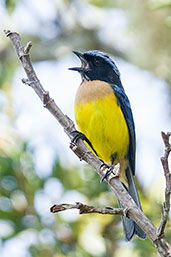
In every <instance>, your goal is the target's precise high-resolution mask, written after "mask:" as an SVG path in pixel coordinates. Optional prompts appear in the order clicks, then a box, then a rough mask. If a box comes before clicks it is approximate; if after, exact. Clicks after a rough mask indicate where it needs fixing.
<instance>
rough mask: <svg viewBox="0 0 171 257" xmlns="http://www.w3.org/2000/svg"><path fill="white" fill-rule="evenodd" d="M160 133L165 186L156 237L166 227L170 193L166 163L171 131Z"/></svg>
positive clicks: (167, 164)
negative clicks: (162, 143)
mask: <svg viewBox="0 0 171 257" xmlns="http://www.w3.org/2000/svg"><path fill="white" fill-rule="evenodd" d="M161 134H162V138H163V142H164V145H165V153H164V156H163V157H161V162H162V165H163V170H164V176H165V180H166V187H165V200H164V203H163V213H162V217H161V221H160V226H159V228H158V230H157V235H158V237H161V236H163V235H164V229H165V227H166V223H167V220H168V215H169V210H170V193H171V173H170V171H169V163H168V158H169V154H170V152H171V144H170V143H169V137H170V136H171V133H167V134H165V133H164V132H162V133H161Z"/></svg>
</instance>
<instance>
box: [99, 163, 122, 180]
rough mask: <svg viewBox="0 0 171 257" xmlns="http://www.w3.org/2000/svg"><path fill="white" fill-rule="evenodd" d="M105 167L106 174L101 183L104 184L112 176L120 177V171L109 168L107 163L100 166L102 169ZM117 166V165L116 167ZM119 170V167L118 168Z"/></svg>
mask: <svg viewBox="0 0 171 257" xmlns="http://www.w3.org/2000/svg"><path fill="white" fill-rule="evenodd" d="M103 166H105V167H106V168H107V171H106V173H105V174H104V175H103V176H102V178H101V179H100V183H102V182H103V181H104V180H105V179H106V178H107V177H108V176H109V175H110V174H113V177H114V178H115V177H118V176H119V172H118V170H116V169H115V166H108V165H107V164H105V163H102V164H101V166H100V169H101V168H102V167H103ZM116 166H117V165H116ZM117 168H118V167H117Z"/></svg>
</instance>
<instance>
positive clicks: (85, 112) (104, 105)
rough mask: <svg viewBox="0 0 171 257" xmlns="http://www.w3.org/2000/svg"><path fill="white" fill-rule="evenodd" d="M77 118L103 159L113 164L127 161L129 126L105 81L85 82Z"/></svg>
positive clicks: (76, 114) (80, 88) (76, 113)
mask: <svg viewBox="0 0 171 257" xmlns="http://www.w3.org/2000/svg"><path fill="white" fill-rule="evenodd" d="M74 109H75V119H76V122H77V125H78V129H79V131H80V132H82V133H84V134H85V135H86V137H87V138H88V139H89V140H90V142H91V143H92V145H93V147H94V149H95V150H96V152H97V153H98V155H99V157H100V158H101V159H102V160H103V161H105V162H108V163H110V162H111V156H112V155H114V154H115V155H116V157H117V160H118V161H120V160H122V159H124V158H125V156H126V155H127V153H128V147H129V133H128V128H127V124H126V121H125V118H124V115H123V113H122V110H121V109H120V106H119V105H118V103H117V98H116V96H115V94H114V91H113V89H112V88H111V86H110V85H109V84H108V83H106V82H102V81H97V80H96V81H88V82H84V83H83V84H82V85H81V86H80V87H79V89H78V91H77V94H76V98H75V108H74Z"/></svg>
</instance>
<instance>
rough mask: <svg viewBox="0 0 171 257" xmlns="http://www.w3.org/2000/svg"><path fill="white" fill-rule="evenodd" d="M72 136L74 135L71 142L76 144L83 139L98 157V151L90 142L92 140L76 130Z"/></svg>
mask: <svg viewBox="0 0 171 257" xmlns="http://www.w3.org/2000/svg"><path fill="white" fill-rule="evenodd" d="M72 134H73V136H74V137H73V139H72V140H71V143H74V144H76V143H77V141H78V140H79V139H82V140H83V141H85V142H86V143H87V144H88V145H89V146H90V147H91V149H92V150H93V152H94V153H95V154H96V155H97V156H98V154H97V152H96V150H95V149H94V147H93V145H92V143H91V142H90V140H89V139H88V138H87V137H86V136H85V135H84V134H83V133H81V132H79V131H78V130H75V131H73V132H72Z"/></svg>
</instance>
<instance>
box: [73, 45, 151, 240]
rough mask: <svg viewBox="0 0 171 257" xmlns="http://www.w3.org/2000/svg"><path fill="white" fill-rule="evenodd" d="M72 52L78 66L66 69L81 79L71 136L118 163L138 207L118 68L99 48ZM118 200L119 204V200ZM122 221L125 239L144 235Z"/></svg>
mask: <svg viewBox="0 0 171 257" xmlns="http://www.w3.org/2000/svg"><path fill="white" fill-rule="evenodd" d="M73 53H74V54H75V55H76V56H77V57H78V58H79V59H80V61H81V67H73V68H69V70H72V71H77V72H79V73H80V75H81V79H82V81H81V84H80V86H79V88H78V90H77V93H76V97H75V103H74V114H75V120H76V123H77V127H78V133H77V134H76V135H75V138H77V139H78V138H79V137H80V138H82V139H83V140H85V142H86V144H87V146H88V147H89V148H90V149H91V150H92V151H93V152H94V154H95V155H96V156H97V157H98V158H99V159H100V160H102V161H103V162H104V163H106V164H107V165H109V167H111V166H115V165H117V164H119V179H120V181H121V182H122V184H123V185H124V187H125V188H126V190H127V191H128V193H129V194H130V195H131V197H132V198H133V200H134V201H135V203H136V205H137V206H138V207H139V208H140V209H141V210H142V207H141V204H140V200H139V196H138V192H137V188H136V184H135V180H134V175H135V151H136V136H135V125H134V119H133V114H132V110H131V105H130V102H129V99H128V97H127V95H126V93H125V90H124V88H123V85H122V82H121V75H120V72H119V69H118V68H117V66H116V64H115V62H114V61H113V60H112V58H111V57H109V55H108V54H106V53H103V52H101V51H98V50H89V51H86V52H84V53H81V52H79V51H73ZM107 175H108V174H106V176H107ZM106 176H105V177H106ZM118 204H119V207H123V206H122V205H121V203H120V202H119V201H118ZM122 223H123V231H124V236H125V240H126V241H130V240H131V239H132V238H133V236H134V235H137V236H138V237H139V238H141V239H145V237H146V234H145V232H144V231H143V230H142V229H141V228H140V227H139V226H138V225H137V224H136V223H135V222H134V221H133V220H131V219H129V218H128V217H122Z"/></svg>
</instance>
